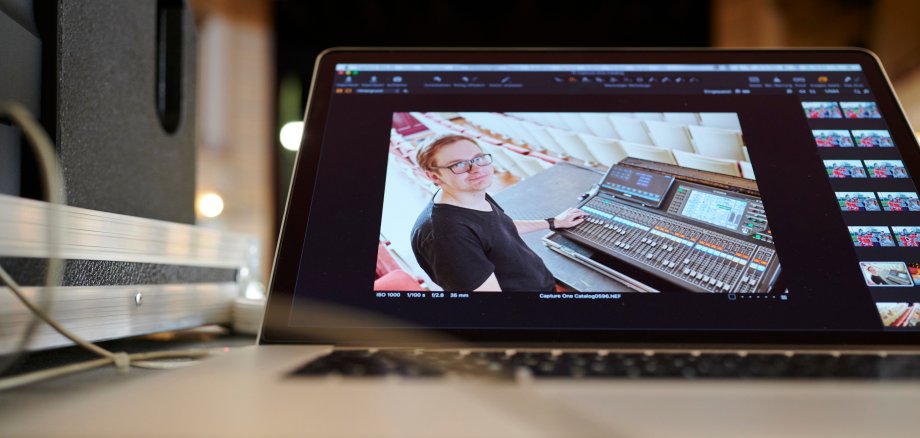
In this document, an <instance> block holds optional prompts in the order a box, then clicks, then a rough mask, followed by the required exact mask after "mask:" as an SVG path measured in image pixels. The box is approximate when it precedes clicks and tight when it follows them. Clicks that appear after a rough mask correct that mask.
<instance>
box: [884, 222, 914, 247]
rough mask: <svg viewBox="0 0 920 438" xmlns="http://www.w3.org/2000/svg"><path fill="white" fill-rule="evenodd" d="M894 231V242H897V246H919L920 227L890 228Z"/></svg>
mask: <svg viewBox="0 0 920 438" xmlns="http://www.w3.org/2000/svg"><path fill="white" fill-rule="evenodd" d="M891 229H892V230H894V240H896V241H897V242H898V246H903V247H914V248H915V247H918V246H920V241H918V238H920V227H905V226H900V225H898V226H893V227H891Z"/></svg>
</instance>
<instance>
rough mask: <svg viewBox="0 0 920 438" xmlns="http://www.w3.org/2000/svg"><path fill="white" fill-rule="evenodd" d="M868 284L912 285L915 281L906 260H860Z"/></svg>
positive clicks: (861, 269) (860, 268)
mask: <svg viewBox="0 0 920 438" xmlns="http://www.w3.org/2000/svg"><path fill="white" fill-rule="evenodd" d="M859 270H860V271H861V272H862V274H863V278H864V279H865V280H866V285H867V286H887V287H912V286H913V285H914V281H913V279H912V278H911V276H910V273H909V272H908V270H907V265H906V264H904V262H859Z"/></svg>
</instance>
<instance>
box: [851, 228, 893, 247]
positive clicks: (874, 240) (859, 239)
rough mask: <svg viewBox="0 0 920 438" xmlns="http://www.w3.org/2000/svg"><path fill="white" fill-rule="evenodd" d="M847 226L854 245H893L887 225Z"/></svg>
mask: <svg viewBox="0 0 920 438" xmlns="http://www.w3.org/2000/svg"><path fill="white" fill-rule="evenodd" d="M847 228H848V229H849V230H850V238H851V239H853V245H855V246H895V244H894V240H893V239H892V238H891V233H890V230H889V229H888V227H876V226H867V225H859V226H855V227H847Z"/></svg>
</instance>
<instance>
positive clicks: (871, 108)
mask: <svg viewBox="0 0 920 438" xmlns="http://www.w3.org/2000/svg"><path fill="white" fill-rule="evenodd" d="M840 108H841V109H842V110H843V116H844V117H845V118H847V119H880V118H882V114H881V113H879V112H878V106H877V105H876V104H875V102H840Z"/></svg>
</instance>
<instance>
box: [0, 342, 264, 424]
mask: <svg viewBox="0 0 920 438" xmlns="http://www.w3.org/2000/svg"><path fill="white" fill-rule="evenodd" d="M98 344H99V345H100V346H101V347H102V348H105V349H107V350H109V351H112V352H119V351H124V352H128V353H141V352H152V351H164V350H169V351H175V350H191V349H207V350H214V351H215V352H223V351H229V350H232V349H236V348H239V347H243V346H249V345H254V344H255V336H251V335H238V334H233V333H231V332H230V331H229V330H227V329H224V328H222V327H218V326H205V327H201V328H198V329H191V330H185V331H180V332H168V333H159V334H153V335H145V336H139V337H135V338H127V339H121V340H115V341H107V342H100V343H98ZM98 358H99V357H98V356H96V355H95V354H93V353H90V352H88V351H86V350H84V349H83V348H82V347H65V348H55V349H52V350H46V351H39V352H35V353H32V354H30V355H28V356H26V357H24V358H23V359H22V360H21V361H20V362H19V363H18V364H16V365H15V366H14V367H13V368H12V369H11V370H10V371H9V373H8V375H11V374H14V373H15V374H18V373H26V372H33V371H40V370H43V369H48V368H53V367H57V366H62V365H69V364H73V363H77V362H82V361H87V360H94V359H98ZM168 372H170V371H169V370H151V369H144V368H131V370H130V371H129V372H128V373H125V374H121V373H119V372H118V371H116V370H115V367H114V366H105V367H101V368H96V369H92V370H87V371H83V372H78V373H74V374H69V375H66V376H61V377H58V378H54V379H49V380H44V381H40V382H36V383H33V384H30V385H26V386H21V387H18V388H13V389H10V390H7V391H0V412H4V414H6V415H9V414H12V413H13V412H14V411H19V410H25V409H30V408H32V409H34V408H38V407H40V406H41V405H43V404H44V403H46V402H48V401H49V400H51V399H55V398H58V397H60V396H64V395H68V394H83V393H87V392H90V391H93V390H96V389H101V388H105V387H112V385H119V384H123V383H125V382H130V381H137V380H141V379H143V378H145V377H149V376H152V375H156V374H162V373H168Z"/></svg>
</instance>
